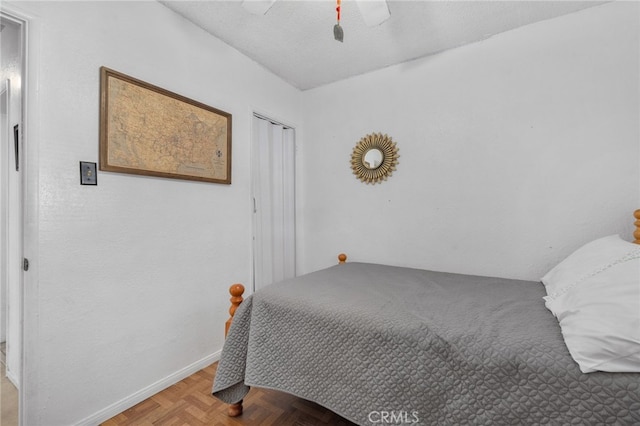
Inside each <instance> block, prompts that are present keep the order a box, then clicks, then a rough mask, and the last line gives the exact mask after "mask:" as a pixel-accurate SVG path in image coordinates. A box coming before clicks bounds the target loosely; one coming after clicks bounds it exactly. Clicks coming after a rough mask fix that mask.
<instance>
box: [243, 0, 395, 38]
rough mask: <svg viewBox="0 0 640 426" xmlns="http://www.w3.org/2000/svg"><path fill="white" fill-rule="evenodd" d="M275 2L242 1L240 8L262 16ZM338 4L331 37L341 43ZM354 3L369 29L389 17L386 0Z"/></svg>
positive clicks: (357, 0)
mask: <svg viewBox="0 0 640 426" xmlns="http://www.w3.org/2000/svg"><path fill="white" fill-rule="evenodd" d="M275 2H276V0H243V1H242V7H243V8H244V9H245V10H247V11H248V12H251V13H253V14H256V15H264V14H266V13H267V11H268V10H269V9H270V8H271V6H273V4H274V3H275ZM340 2H341V0H337V7H336V12H337V17H338V19H337V21H338V22H337V23H336V25H334V27H333V35H334V38H335V39H336V40H338V41H343V38H344V33H343V31H342V27H340V10H341V6H340ZM355 2H356V4H357V5H358V9H360V14H361V15H362V18H363V19H364V23H365V24H366V25H367V26H369V27H374V26H376V25H380V24H382V23H383V22H384V21H386V20H387V19H389V17H390V16H391V14H390V13H389V6H388V5H387V1H386V0H355Z"/></svg>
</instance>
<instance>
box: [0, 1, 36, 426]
mask: <svg viewBox="0 0 640 426" xmlns="http://www.w3.org/2000/svg"><path fill="white" fill-rule="evenodd" d="M0 16H1V17H2V19H3V20H6V21H10V22H12V23H14V24H16V25H18V26H19V27H20V48H19V49H20V59H21V70H20V80H21V81H20V90H19V93H11V92H10V93H11V96H19V97H20V109H19V113H18V114H19V117H18V120H14V122H17V123H18V124H19V128H18V129H19V172H20V173H19V176H18V180H17V181H18V184H17V187H18V195H17V200H18V204H19V214H18V215H17V216H15V215H14V217H12V218H9V219H8V220H7V223H6V226H7V228H9V227H11V226H18V227H19V231H18V235H17V237H15V241H14V242H13V245H14V246H16V249H15V250H16V251H17V253H15V254H14V257H15V259H17V264H16V265H15V268H16V273H17V274H16V275H17V279H16V280H15V282H14V283H13V287H14V288H13V290H14V295H15V300H14V301H13V305H16V306H13V309H14V311H15V310H17V314H16V322H17V324H14V325H11V327H12V328H14V333H15V336H14V338H15V340H16V341H17V349H14V350H15V351H16V352H17V353H16V355H15V356H16V358H17V364H18V366H17V371H15V372H12V375H9V374H8V375H7V377H8V378H9V379H10V380H11V381H12V382H14V384H16V387H17V388H18V424H19V425H22V424H24V421H25V420H24V413H25V412H26V409H25V405H26V404H25V396H26V393H27V392H26V390H25V383H24V378H25V370H26V369H25V356H24V354H25V338H24V336H25V332H24V329H25V320H24V319H25V308H24V307H25V298H26V297H25V281H26V277H25V272H24V269H23V264H24V255H25V252H26V247H27V240H26V238H25V237H26V229H27V228H26V223H27V217H28V216H29V211H28V209H27V204H28V203H27V183H28V179H27V176H28V174H27V171H28V170H29V168H30V167H29V161H28V158H29V157H30V155H29V154H28V153H27V148H28V145H27V143H26V141H27V134H28V132H27V111H28V108H27V98H28V96H27V93H28V86H29V82H28V79H29V73H28V52H29V49H28V46H29V32H30V31H31V30H32V28H31V26H30V25H29V22H30V21H31V20H32V18H31V17H29V16H27V15H26V14H25V13H23V12H22V11H21V10H19V9H17V8H16V6H15V5H8V4H2V7H1V8H0ZM35 38H37V37H35ZM34 51H37V49H34ZM9 90H11V88H9ZM13 92H15V91H13ZM9 102H10V101H9ZM14 116H15V113H14ZM14 118H15V117H14ZM10 120H11V119H10ZM11 123H12V122H10V124H11ZM12 129H13V127H12V126H11V125H10V126H9V129H7V130H8V132H9V137H10V141H12V140H13V132H12ZM9 145H10V146H13V144H9ZM7 149H10V148H7ZM11 158H12V159H13V156H11ZM11 166H12V164H9V167H7V168H6V170H7V172H8V171H10V170H12V167H11ZM4 182H5V181H4V180H3V181H2V185H5V183H4ZM7 186H8V183H7ZM3 201H8V200H3ZM7 204H8V203H7ZM32 205H33V206H34V208H35V206H36V204H34V203H33V200H32ZM32 216H33V217H36V214H35V213H33V214H32ZM34 236H35V234H34ZM2 255H3V256H7V257H8V256H9V252H8V251H7V253H3V254H2ZM7 269H8V268H7ZM8 281H9V280H8V279H7V284H8V286H11V283H9V282H8ZM9 303H12V301H9ZM7 326H8V327H9V326H10V324H7ZM7 337H9V336H7ZM8 347H9V342H7V349H8ZM8 362H9V352H8V351H7V366H8Z"/></svg>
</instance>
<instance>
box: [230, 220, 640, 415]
mask: <svg viewBox="0 0 640 426" xmlns="http://www.w3.org/2000/svg"><path fill="white" fill-rule="evenodd" d="M633 217H634V218H635V219H636V221H635V222H634V225H635V227H636V229H635V231H634V232H633V237H634V241H633V242H634V243H636V244H640V209H638V210H636V211H635V212H633ZM346 261H347V255H346V254H344V253H340V254H339V255H338V264H342V263H345V262H346ZM229 293H230V294H231V299H229V300H230V301H231V307H230V308H229V315H230V317H229V319H228V320H227V322H226V323H225V326H224V335H225V337H226V336H227V333H228V332H229V327H230V326H231V322H232V321H233V315H234V314H235V313H236V309H238V306H240V304H241V303H242V301H243V300H244V299H243V298H242V295H243V294H244V286H243V285H242V284H238V283H236V284H233V285H232V286H231V287H230V288H229ZM227 414H228V416H229V417H238V416H239V415H241V414H242V401H240V402H237V403H235V404H229V407H228V408H227Z"/></svg>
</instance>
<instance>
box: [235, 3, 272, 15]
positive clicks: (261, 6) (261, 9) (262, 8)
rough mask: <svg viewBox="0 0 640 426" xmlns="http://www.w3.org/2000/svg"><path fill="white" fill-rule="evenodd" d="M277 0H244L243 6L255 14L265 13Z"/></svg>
mask: <svg viewBox="0 0 640 426" xmlns="http://www.w3.org/2000/svg"><path fill="white" fill-rule="evenodd" d="M275 2H276V0H243V1H242V7H243V8H244V10H246V11H247V12H250V13H253V14H254V15H264V14H265V13H267V11H268V10H269V9H271V6H273V4H274V3H275Z"/></svg>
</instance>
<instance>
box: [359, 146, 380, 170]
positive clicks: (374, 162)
mask: <svg viewBox="0 0 640 426" xmlns="http://www.w3.org/2000/svg"><path fill="white" fill-rule="evenodd" d="M382 160H384V154H383V153H382V151H380V150H379V149H378V148H371V149H370V150H368V151H367V152H365V153H364V155H363V156H362V164H363V165H364V166H365V167H366V168H367V169H369V170H374V169H377V168H378V167H380V164H382Z"/></svg>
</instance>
